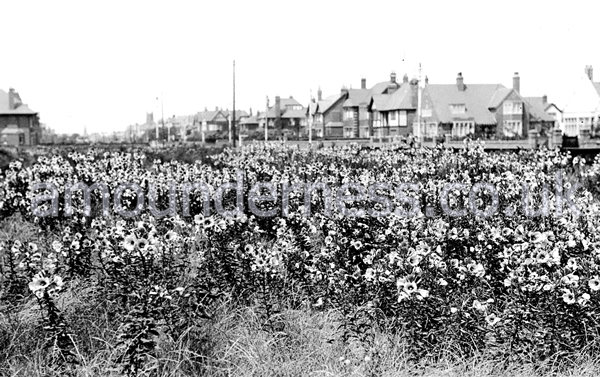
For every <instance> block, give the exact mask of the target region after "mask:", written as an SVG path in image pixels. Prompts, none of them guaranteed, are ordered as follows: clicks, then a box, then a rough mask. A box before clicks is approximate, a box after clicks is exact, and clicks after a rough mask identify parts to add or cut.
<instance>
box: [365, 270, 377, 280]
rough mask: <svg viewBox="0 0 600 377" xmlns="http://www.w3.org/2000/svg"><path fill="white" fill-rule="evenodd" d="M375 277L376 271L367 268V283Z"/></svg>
mask: <svg viewBox="0 0 600 377" xmlns="http://www.w3.org/2000/svg"><path fill="white" fill-rule="evenodd" d="M374 277H375V270H373V269H372V268H370V267H369V268H367V271H365V279H366V280H367V281H371V280H373V278H374Z"/></svg>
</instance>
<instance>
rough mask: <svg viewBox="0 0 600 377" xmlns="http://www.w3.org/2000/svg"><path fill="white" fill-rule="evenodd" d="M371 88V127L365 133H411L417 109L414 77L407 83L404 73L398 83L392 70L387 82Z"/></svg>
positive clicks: (382, 135)
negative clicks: (400, 81)
mask: <svg viewBox="0 0 600 377" xmlns="http://www.w3.org/2000/svg"><path fill="white" fill-rule="evenodd" d="M384 84H385V85H384ZM371 90H372V92H373V96H372V100H371V103H370V106H369V111H370V112H371V116H372V122H371V125H372V127H371V130H370V131H369V132H368V133H367V135H369V136H374V137H388V136H399V135H409V134H412V133H413V128H412V124H413V122H414V119H415V114H416V110H417V95H418V93H417V81H416V79H414V80H411V82H410V83H409V82H408V76H406V75H405V76H404V79H403V82H402V84H398V83H397V82H396V74H395V73H394V72H392V74H391V75H390V81H389V82H383V83H378V84H377V85H375V86H374V87H373V88H372V89H371Z"/></svg>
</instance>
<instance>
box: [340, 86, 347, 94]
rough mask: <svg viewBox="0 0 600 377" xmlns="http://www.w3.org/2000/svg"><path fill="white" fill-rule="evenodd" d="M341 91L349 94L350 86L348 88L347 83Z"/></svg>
mask: <svg viewBox="0 0 600 377" xmlns="http://www.w3.org/2000/svg"><path fill="white" fill-rule="evenodd" d="M341 93H342V94H344V93H346V94H348V88H346V85H344V86H342V90H341Z"/></svg>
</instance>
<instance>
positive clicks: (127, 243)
mask: <svg viewBox="0 0 600 377" xmlns="http://www.w3.org/2000/svg"><path fill="white" fill-rule="evenodd" d="M136 244H137V238H136V237H135V236H134V235H133V234H130V235H129V236H127V237H125V239H124V240H123V247H124V248H125V250H127V251H132V250H133V249H135V245H136Z"/></svg>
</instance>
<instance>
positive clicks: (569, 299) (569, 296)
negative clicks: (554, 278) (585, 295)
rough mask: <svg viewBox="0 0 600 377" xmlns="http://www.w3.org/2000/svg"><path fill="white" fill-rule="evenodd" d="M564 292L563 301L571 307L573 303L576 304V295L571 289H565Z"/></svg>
mask: <svg viewBox="0 0 600 377" xmlns="http://www.w3.org/2000/svg"><path fill="white" fill-rule="evenodd" d="M563 291H564V292H565V293H564V294H563V296H562V298H563V301H564V302H565V303H566V304H569V305H571V304H572V303H574V302H575V295H574V294H573V292H571V291H570V290H569V289H566V288H565V289H563Z"/></svg>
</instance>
